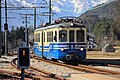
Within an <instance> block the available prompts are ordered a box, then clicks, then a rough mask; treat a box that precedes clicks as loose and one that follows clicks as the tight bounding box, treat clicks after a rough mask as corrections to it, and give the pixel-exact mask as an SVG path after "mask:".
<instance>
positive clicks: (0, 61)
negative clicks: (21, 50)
mask: <svg viewBox="0 0 120 80" xmlns="http://www.w3.org/2000/svg"><path fill="white" fill-rule="evenodd" d="M16 57H17V56H2V58H0V70H6V71H11V72H13V71H14V72H20V71H19V70H17V69H16V68H14V67H13V66H12V65H11V63H10V62H11V61H12V60H13V59H14V58H16Z"/></svg>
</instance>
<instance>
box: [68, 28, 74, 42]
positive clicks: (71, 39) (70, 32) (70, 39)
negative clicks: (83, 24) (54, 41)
mask: <svg viewBox="0 0 120 80" xmlns="http://www.w3.org/2000/svg"><path fill="white" fill-rule="evenodd" d="M74 33H75V32H74V30H70V31H69V41H70V42H74Z"/></svg>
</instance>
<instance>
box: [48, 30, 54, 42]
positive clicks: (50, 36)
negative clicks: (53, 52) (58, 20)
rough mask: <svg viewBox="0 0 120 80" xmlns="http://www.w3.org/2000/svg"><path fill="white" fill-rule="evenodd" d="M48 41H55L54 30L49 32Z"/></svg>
mask: <svg viewBox="0 0 120 80" xmlns="http://www.w3.org/2000/svg"><path fill="white" fill-rule="evenodd" d="M47 42H53V32H52V31H51V32H47Z"/></svg>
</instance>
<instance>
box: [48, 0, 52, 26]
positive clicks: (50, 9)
mask: <svg viewBox="0 0 120 80" xmlns="http://www.w3.org/2000/svg"><path fill="white" fill-rule="evenodd" d="M51 13H52V8H51V0H49V24H51Z"/></svg>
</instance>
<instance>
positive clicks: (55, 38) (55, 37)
mask: <svg viewBox="0 0 120 80" xmlns="http://www.w3.org/2000/svg"><path fill="white" fill-rule="evenodd" d="M54 40H55V42H57V31H55V36H54Z"/></svg>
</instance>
